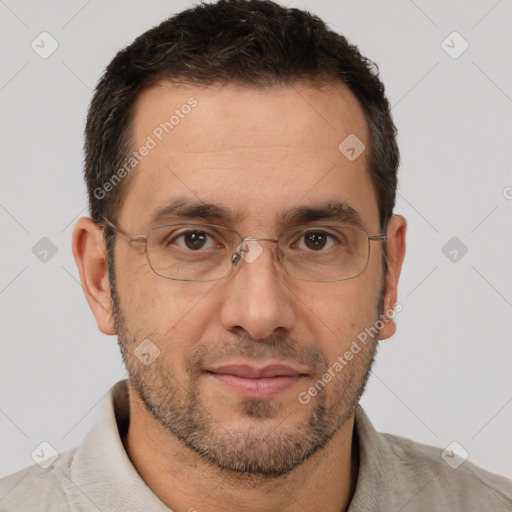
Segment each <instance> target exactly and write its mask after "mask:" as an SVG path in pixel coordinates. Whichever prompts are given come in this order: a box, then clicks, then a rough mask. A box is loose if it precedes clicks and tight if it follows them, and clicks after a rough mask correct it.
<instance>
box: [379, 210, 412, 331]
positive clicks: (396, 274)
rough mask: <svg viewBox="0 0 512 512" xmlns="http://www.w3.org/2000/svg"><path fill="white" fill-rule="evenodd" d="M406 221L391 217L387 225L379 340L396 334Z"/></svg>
mask: <svg viewBox="0 0 512 512" xmlns="http://www.w3.org/2000/svg"><path fill="white" fill-rule="evenodd" d="M406 230H407V221H406V220H405V218H404V217H402V216H401V215H393V216H392V217H391V219H390V220H389V223H388V230H387V235H388V238H387V241H386V250H387V255H388V270H387V274H386V278H385V291H384V297H383V306H382V307H383V311H382V314H383V315H384V318H383V321H384V323H385V325H384V327H383V328H382V329H381V330H380V332H379V339H380V340H385V339H387V338H390V337H391V336H393V334H395V332H396V323H395V320H394V317H395V315H396V313H397V312H398V311H399V309H401V307H399V306H396V304H397V294H398V281H399V278H400V272H401V270H402V263H403V261H404V257H405V233H406Z"/></svg>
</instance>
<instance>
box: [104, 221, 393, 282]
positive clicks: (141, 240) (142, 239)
mask: <svg viewBox="0 0 512 512" xmlns="http://www.w3.org/2000/svg"><path fill="white" fill-rule="evenodd" d="M100 217H101V218H102V219H103V221H102V223H103V224H105V225H106V226H107V227H109V228H110V229H112V230H113V231H114V232H116V233H118V234H120V235H123V236H124V237H126V239H127V240H128V243H129V245H130V246H131V244H132V243H137V244H144V245H145V246H146V248H145V252H146V259H147V262H148V265H149V267H150V268H151V270H152V271H153V272H154V273H155V274H156V275H157V276H158V277H162V278H163V279H171V280H173V281H191V282H210V281H220V280H222V279H225V278H226V277H228V276H230V275H231V274H232V273H233V271H234V269H235V268H236V266H237V264H238V262H239V261H240V259H241V254H240V251H237V252H235V253H234V254H233V255H232V256H231V263H232V265H231V269H230V270H229V272H228V273H227V274H225V275H224V276H222V277H218V278H215V279H179V278H176V277H167V276H163V275H162V274H159V273H158V272H157V271H156V270H155V269H154V268H153V265H152V264H151V261H150V260H149V256H148V247H147V242H148V234H149V232H150V231H153V230H154V229H157V228H161V227H166V226H175V225H176V226H187V225H193V226H206V227H216V228H222V229H227V230H229V231H232V232H233V233H235V234H236V235H238V237H239V238H240V239H241V242H240V244H239V246H238V247H242V246H243V244H244V242H257V241H267V242H274V243H276V244H277V243H279V238H280V237H281V235H282V234H283V233H285V232H286V231H290V230H292V229H300V228H312V227H318V228H321V227H322V225H318V226H316V225H314V226H294V227H291V228H286V229H285V230H283V231H282V232H281V233H280V234H279V236H278V237H277V238H254V237H251V236H248V237H245V238H242V235H240V233H238V232H237V231H235V230H234V229H231V228H228V227H226V226H219V225H216V224H201V223H195V222H188V223H187V222H179V223H176V224H162V225H158V226H154V227H152V228H151V229H150V230H149V231H148V234H146V236H137V237H132V236H131V235H129V234H128V233H126V232H125V231H124V230H123V229H121V228H120V227H118V226H116V225H115V224H113V223H112V222H110V221H109V220H108V219H107V218H105V217H103V215H100ZM327 226H328V225H325V227H327ZM330 226H331V227H334V226H337V227H345V228H351V229H357V230H359V231H362V232H364V234H365V235H366V236H367V238H368V253H367V258H366V263H365V266H364V268H363V269H362V270H361V272H359V274H357V275H355V276H352V277H346V278H343V279H331V280H324V279H321V280H317V279H301V278H300V277H295V276H294V275H292V274H290V273H289V272H288V270H287V269H286V267H285V266H284V265H281V266H282V267H283V269H284V271H285V272H286V273H287V274H288V275H289V276H290V277H293V278H294V279H297V280H299V281H310V282H318V283H330V282H340V281H349V280H350V279H355V278H356V277H359V276H360V275H361V274H362V273H363V272H364V271H365V270H366V269H367V268H368V262H369V261H370V242H384V241H386V240H387V235H386V234H385V233H381V234H380V235H373V236H372V235H370V234H369V233H368V231H366V229H364V228H362V227H356V226H343V225H341V224H336V225H330ZM278 259H281V257H280V255H278Z"/></svg>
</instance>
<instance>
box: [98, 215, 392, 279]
mask: <svg viewBox="0 0 512 512" xmlns="http://www.w3.org/2000/svg"><path fill="white" fill-rule="evenodd" d="M102 219H103V223H104V224H105V226H107V227H109V228H111V229H112V230H113V231H115V232H116V233H119V234H120V235H123V236H124V237H126V238H127V239H128V242H129V244H130V245H132V244H135V243H136V244H145V245H146V256H147V260H148V263H149V266H150V267H151V269H152V270H153V272H155V274H157V275H158V276H160V277H164V278H166V279H173V280H176V281H218V280H220V279H224V278H226V277H228V276H229V275H230V274H231V273H232V272H233V270H234V269H235V267H236V266H237V264H238V263H239V261H240V259H244V260H245V261H246V262H247V263H252V262H253V261H254V260H255V259H256V258H257V257H258V256H259V255H260V254H261V253H262V252H263V248H262V247H261V245H260V244H258V242H259V241H266V242H272V243H275V244H277V251H276V254H277V259H278V261H279V262H280V263H281V265H282V266H283V268H284V270H285V271H286V273H287V274H288V275H290V276H291V277H293V278H295V279H299V280H302V281H317V282H329V281H345V280H348V279H354V278H355V277H358V276H360V275H361V274H362V273H363V272H364V271H365V269H366V267H367V266H368V261H369V258H370V242H383V241H385V240H386V235H385V234H380V235H376V236H370V235H369V234H368V232H367V231H366V230H365V229H363V228H360V227H353V226H341V225H336V224H326V225H318V226H317V225H310V226H297V227H292V228H287V229H285V230H284V231H283V232H282V233H281V234H280V235H279V236H278V237H277V238H276V239H274V238H253V237H246V238H242V236H241V235H240V234H238V233H237V232H236V231H234V230H233V229H230V228H227V227H225V226H217V225H215V224H194V223H180V224H170V225H164V226H156V227H154V228H152V229H150V230H149V232H148V234H147V235H146V236H139V237H132V236H130V235H128V234H127V233H125V232H124V231H123V230H122V229H121V228H119V227H118V226H116V225H114V224H113V223H112V222H110V221H109V220H107V219H105V218H104V217H102Z"/></svg>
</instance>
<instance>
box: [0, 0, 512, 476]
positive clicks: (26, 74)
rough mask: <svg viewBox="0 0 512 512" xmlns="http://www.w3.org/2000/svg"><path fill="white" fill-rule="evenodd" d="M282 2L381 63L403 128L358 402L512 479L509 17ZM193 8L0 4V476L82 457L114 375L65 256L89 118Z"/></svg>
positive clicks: (453, 7) (79, 197) (506, 3)
mask: <svg viewBox="0 0 512 512" xmlns="http://www.w3.org/2000/svg"><path fill="white" fill-rule="evenodd" d="M283 3H288V4H290V5H291V6H296V7H300V8H304V7H306V8H308V9H310V10H311V11H313V12H315V13H317V14H318V15H320V16H321V17H323V18H324V19H325V21H327V22H328V23H329V24H330V25H331V26H332V27H333V28H334V29H335V30H337V31H340V32H342V33H343V34H345V35H346V36H347V37H348V38H349V39H350V40H351V41H352V42H354V43H356V44H357V45H358V46H359V47H360V49H361V51H362V52H363V54H366V55H367V56H368V57H370V58H371V59H373V60H375V61H376V62H377V63H378V65H379V67H380V69H381V77H382V80H383V81H384V83H385V84H386V87H387V92H388V95H389V97H390V100H391V103H392V104H393V105H394V107H393V113H394V118H395V122H396V124H397V126H398V129H399V143H400V147H401V152H402V165H401V169H400V188H399V195H398V206H397V209H396V211H397V212H398V213H401V214H403V215H405V216H406V218H407V219H408V221H409V231H408V250H407V256H406V260H405V264H404V269H403V275H402V280H401V285H400V294H399V300H400V302H401V303H402V304H403V311H402V312H401V313H400V314H399V315H398V332H397V334H396V335H395V336H394V338H392V339H391V340H387V341H384V342H383V343H382V344H381V348H380V351H379V355H378V361H377V364H376V366H375V371H374V375H373V376H372V378H371V381H370V384H369V387H368V390H367V393H366V395H365V397H364V399H363V405H364V406H365V407H366V409H367V412H368V413H369V415H370V417H371V418H372V420H373V421H374V423H375V425H376V427H377V428H378V429H379V430H382V431H386V432H392V433H395V434H399V435H403V436H406V437H410V438H412V439H414V440H417V441H420V442H424V443H428V444H432V445H437V446H441V447H445V446H447V445H448V444H449V443H451V442H452V441H457V442H458V443H459V444H460V445H462V446H463V447H464V448H465V449H466V450H467V452H469V460H471V461H473V462H475V463H477V464H479V465H481V466H483V467H484V468H486V469H488V470H491V471H493V472H497V473H501V474H504V475H506V476H508V477H512V443H511V437H510V432H511V431H512V429H511V425H512V385H511V383H512V377H511V361H512V348H511V335H510V319H511V313H512V278H511V275H512V272H511V253H512V230H511V228H512V200H510V198H511V197H512V188H510V187H512V173H511V165H510V164H511V160H512V158H511V156H512V155H511V153H510V141H511V140H512V139H511V136H512V122H511V113H512V100H511V97H512V85H511V76H512V72H511V67H510V60H509V59H510V47H511V42H512V37H511V30H510V27H511V19H512V17H511V14H512V3H511V1H510V0H502V1H496V0H481V1H450V2H446V1H426V0H415V1H414V2H413V1H410V0H397V1H382V0H379V1H377V0H374V1H357V2H356V1H355V0H354V1H315V2H313V1H309V2H308V1H304V0H293V1H291V2H289V1H288V0H286V2H285V1H284V0H283ZM190 5H191V2H189V1H172V2H169V1H168V2H164V1H154V0H153V1H123V2H121V1H105V0H102V1H99V0H92V1H89V2H86V1H82V0H81V1H67V2H51V1H45V2H41V1H37V2H36V1H26V0H16V1H15V0H0V37H1V38H2V41H1V47H2V49H3V50H2V57H1V68H0V119H1V139H0V140H1V162H0V169H1V170H0V173H1V181H0V184H1V185H0V233H1V236H2V244H1V247H2V249H1V254H0V263H1V265H0V311H1V320H2V341H1V357H0V386H1V387H0V439H1V452H0V476H3V475H5V474H8V473H10V472H12V471H14V470H17V469H20V468H22V467H24V466H26V465H29V464H32V463H33V461H32V459H31V457H30V454H31V452H32V451H33V449H34V448H35V447H36V446H38V445H39V443H40V442H41V441H48V442H49V443H50V444H51V445H52V446H54V447H55V448H56V449H57V450H58V451H63V450H66V449H68V448H71V447H73V446H76V445H77V444H78V443H79V442H80V440H81V438H82V436H83V435H84V433H85V432H86V431H87V430H88V429H89V427H90V425H91V424H92V422H93V420H94V419H95V417H96V414H97V404H98V402H99V401H100V400H101V398H102V397H103V396H104V395H105V393H106V392H107V390H108V388H109V387H110V386H111V385H112V384H113V383H114V382H116V381H117V380H119V379H120V378H123V377H124V376H125V370H124V368H123V366H122V363H121V358H120V355H119V353H118V349H117V345H116V339H115V338H114V337H110V338H109V337H105V336H104V335H103V334H101V333H100V332H99V331H98V330H97V328H96V324H95V321H94V318H93V316H92V314H91V313H90V311H89V308H88V305H87V303H86V301H85V299H84V296H83V293H82V290H81V288H80V284H79V282H78V273H77V270H76V267H75V263H74V260H73V257H72V254H71V248H70V244H71V233H72V227H73V223H74V221H75V220H76V219H77V218H78V217H79V216H82V215H85V214H86V209H85V208H86V192H85V186H84V184H83V182H82V143H83V135H82V134H83V128H84V123H85V117H86V110H87V106H88V103H89V101H90V99H91V91H92V89H93V88H94V87H95V85H96V83H97V81H98V79H99V77H100V75H101V73H102V72H103V69H104V67H105V66H106V65H107V64H108V62H109V61H110V60H111V59H112V57H113V56H114V55H115V53H116V52H117V51H118V50H120V49H121V48H122V47H124V46H125V45H127V44H129V43H130V42H131V41H132V40H133V39H134V38H135V37H136V36H137V35H139V34H140V33H142V32H143V31H145V30H146V29H148V28H150V27H151V26H153V25H155V24H157V23H159V22H160V21H161V20H163V19H164V18H166V17H167V16H169V15H171V14H172V13H174V12H177V11H179V10H181V9H183V8H185V7H188V6H190ZM43 31H47V32H49V33H50V34H51V35H52V37H53V38H55V40H57V41H58V44H59V48H58V49H57V51H56V52H55V53H54V54H53V55H51V56H50V57H49V58H48V59H42V58H41V57H40V56H39V55H38V54H36V53H35V52H34V51H33V50H32V48H31V42H32V41H33V40H34V39H36V38H37V37H38V36H39V34H40V33H41V32H43ZM453 31H457V32H459V33H460V34H461V36H462V37H463V38H464V39H465V40H466V41H467V42H468V43H469V48H468V49H467V51H465V52H464V53H463V54H462V55H461V56H460V57H458V58H457V59H453V58H452V57H450V56H449V55H448V54H447V53H446V52H445V51H444V50H443V48H442V46H441V43H442V41H443V40H445V38H446V37H447V36H448V35H449V34H450V33H452V32H453ZM460 43H461V42H460V41H458V40H453V39H448V41H447V43H445V44H448V45H449V46H452V47H453V48H452V50H451V51H452V52H453V51H457V50H458V49H460V48H461V46H460ZM507 187H509V188H507ZM507 197H508V199H507ZM454 236H456V237H458V238H459V239H460V240H461V242H462V243H464V244H465V246H467V248H468V252H467V254H466V255H465V256H463V257H461V258H459V260H458V261H457V262H455V263H454V262H452V261H450V259H448V257H447V256H445V254H443V252H442V247H443V246H444V245H445V244H446V243H447V242H448V240H450V239H451V238H452V237H454ZM42 237H48V238H49V239H50V240H51V241H52V242H53V243H54V244H55V245H56V246H57V249H58V252H57V253H56V255H55V256H53V257H52V258H51V259H49V260H48V261H47V262H46V263H43V262H41V261H40V260H39V259H38V258H36V256H35V255H34V254H33V253H32V247H33V246H34V245H35V244H36V243H37V242H38V241H39V240H40V239H41V238H42ZM459 256H460V253H459Z"/></svg>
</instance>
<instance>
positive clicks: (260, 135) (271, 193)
mask: <svg viewBox="0 0 512 512" xmlns="http://www.w3.org/2000/svg"><path fill="white" fill-rule="evenodd" d="M347 137H348V139H347ZM354 137H357V139H354ZM132 138H133V149H134V150H135V151H136V152H137V153H138V156H137V159H138V163H137V166H136V168H135V170H134V171H133V175H132V176H131V178H132V179H131V180H130V186H129V187H128V190H127V191H126V193H125V200H124V202H123V205H122V208H121V211H120V214H119V219H120V220H124V221H126V222H127V223H128V224H127V225H130V226H132V227H133V228H134V229H135V228H136V229H142V227H143V226H144V225H145V224H146V223H147V222H148V219H149V218H150V216H151V214H152V213H154V211H155V209H162V208H165V206H166V204H169V203H172V202H173V200H176V198H181V199H184V198H187V197H188V198H189V199H190V201H194V202H196V203H201V202H204V203H208V204H210V205H212V204H219V206H223V207H225V208H224V209H225V210H229V211H231V212H233V215H234V217H233V218H234V219H235V217H236V221H237V222H243V221H245V220H247V221H253V222H255V223H257V224H258V225H261V226H262V229H263V226H264V225H267V226H268V225H271V224H273V223H274V222H275V219H276V216H277V214H279V216H280V218H284V217H286V216H285V215H283V213H284V212H286V211H287V210H288V209H291V208H296V207H297V206H302V207H307V206H308V203H311V204H312V205H313V204H314V205H315V206H318V205H320V204H321V203H324V202H329V203H333V202H344V203H345V204H347V206H349V207H350V208H352V209H354V210H356V211H357V212H358V213H359V215H360V216H361V218H362V219H363V221H364V222H365V223H366V224H367V225H368V224H371V223H373V222H374V221H375V222H377V219H378V209H377V204H376V196H375V194H374V190H373V186H372V183H371V180H370V177H369V173H368V171H367V156H368V155H367V153H368V151H366V150H363V152H362V153H361V154H360V156H359V157H358V158H356V159H355V160H354V159H353V158H347V153H346V152H345V153H344V152H343V151H344V150H345V149H346V148H345V146H346V145H347V144H345V143H344V141H346V140H348V141H349V142H350V144H348V145H349V146H352V147H354V148H355V151H357V152H359V151H360V150H361V148H363V147H364V146H365V147H366V148H368V147H369V141H368V129H367V124H366V120H365V117H364V114H363V111H362V108H361V107H360V105H359V103H358V101H357V100H356V98H355V96H354V95H353V94H352V93H351V92H350V91H349V89H348V88H347V87H346V86H344V85H343V84H341V83H340V84H337V85H333V86H330V87H329V88H328V89H326V90H322V91H321V90H319V89H316V88H314V87H312V86H309V85H306V84H299V83H298V84H294V85H293V86H279V87H277V86H276V87H272V88H268V89H264V90H263V89H257V88H254V87H250V86H238V85H223V86H209V87H198V86H173V85H170V84H166V83H162V84H159V85H157V86H154V87H151V88H149V89H147V90H145V91H144V92H143V93H142V94H141V95H140V97H139V98H138V100H137V102H136V105H135V108H134V117H133V125H132ZM354 141H355V144H356V145H355V144H354ZM340 144H341V145H342V148H341V150H340ZM344 144H345V145H344ZM363 145H364V146H363ZM144 148H146V149H144ZM349 149H350V148H349ZM142 153H144V156H141V155H142ZM352 154H353V152H352V153H350V152H349V153H348V156H352ZM227 220H229V219H227Z"/></svg>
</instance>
